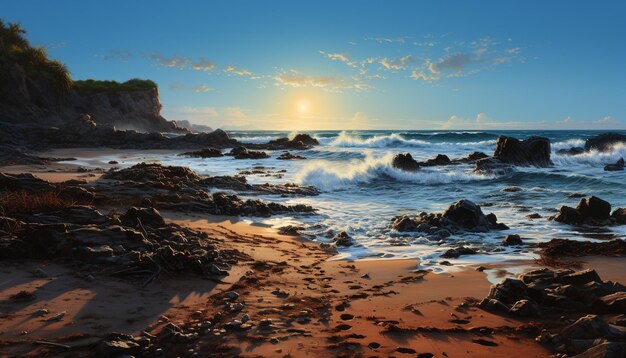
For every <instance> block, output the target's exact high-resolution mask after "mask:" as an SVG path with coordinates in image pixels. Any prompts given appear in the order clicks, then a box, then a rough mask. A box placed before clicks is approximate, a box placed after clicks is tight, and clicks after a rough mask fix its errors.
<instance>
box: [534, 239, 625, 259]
mask: <svg viewBox="0 0 626 358" xmlns="http://www.w3.org/2000/svg"><path fill="white" fill-rule="evenodd" d="M536 246H537V247H539V248H540V249H541V250H540V252H539V253H540V255H541V256H542V257H547V258H551V259H554V258H561V257H581V256H626V241H624V240H622V239H615V240H611V241H605V242H589V241H576V240H569V239H552V240H550V241H548V242H543V243H538V244H537V245H536Z"/></svg>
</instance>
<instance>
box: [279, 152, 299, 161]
mask: <svg viewBox="0 0 626 358" xmlns="http://www.w3.org/2000/svg"><path fill="white" fill-rule="evenodd" d="M276 159H279V160H292V159H306V158H305V157H303V156H301V155H298V154H292V153H290V152H284V153H282V154H281V155H279V156H278V157H276Z"/></svg>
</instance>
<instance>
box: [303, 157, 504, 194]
mask: <svg viewBox="0 0 626 358" xmlns="http://www.w3.org/2000/svg"><path fill="white" fill-rule="evenodd" d="M392 160H393V154H388V155H386V156H384V157H382V158H374V157H372V156H367V157H366V158H365V159H364V160H353V161H351V162H349V163H347V164H346V165H336V164H335V163H330V162H327V161H318V162H313V163H310V164H309V165H307V166H305V167H304V168H302V170H301V171H300V172H299V173H298V174H297V175H296V178H295V179H296V182H298V183H300V184H307V185H313V186H315V187H316V188H318V189H321V190H338V189H342V188H345V187H347V186H350V185H355V184H359V183H366V182H369V181H371V180H374V179H377V178H381V177H388V178H392V179H395V180H400V181H409V182H415V183H420V184H425V185H436V184H445V183H451V182H461V181H473V180H484V179H491V178H492V177H491V176H485V175H480V174H474V173H466V172H463V171H461V170H459V168H458V167H457V168H455V169H457V170H456V171H449V169H450V168H451V167H446V171H439V170H436V169H433V168H422V169H421V170H419V171H416V172H406V171H403V170H399V169H396V168H394V167H393V166H392V165H391V162H392Z"/></svg>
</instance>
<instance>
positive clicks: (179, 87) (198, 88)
mask: <svg viewBox="0 0 626 358" xmlns="http://www.w3.org/2000/svg"><path fill="white" fill-rule="evenodd" d="M170 90H172V91H187V92H195V93H206V92H211V91H215V88H211V87H209V86H207V85H205V84H198V85H192V86H188V85H184V84H182V83H172V84H171V85H170Z"/></svg>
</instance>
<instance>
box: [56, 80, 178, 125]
mask: <svg viewBox="0 0 626 358" xmlns="http://www.w3.org/2000/svg"><path fill="white" fill-rule="evenodd" d="M161 107H162V106H161V102H160V101H159V90H158V88H156V87H155V88H151V89H149V90H142V91H132V92H113V93H99V94H93V95H87V96H81V95H79V94H77V93H76V92H75V91H72V92H71V93H70V96H69V98H68V100H67V102H66V105H65V106H64V110H63V117H69V118H72V117H78V116H80V115H81V114H83V113H87V114H89V115H90V116H91V119H92V120H93V121H95V122H96V123H97V124H100V125H103V124H104V125H112V126H115V127H116V128H117V129H134V130H137V131H145V132H172V131H175V132H179V131H181V130H180V129H179V128H178V127H177V126H176V123H175V122H170V121H167V120H166V119H165V118H163V117H162V116H161Z"/></svg>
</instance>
